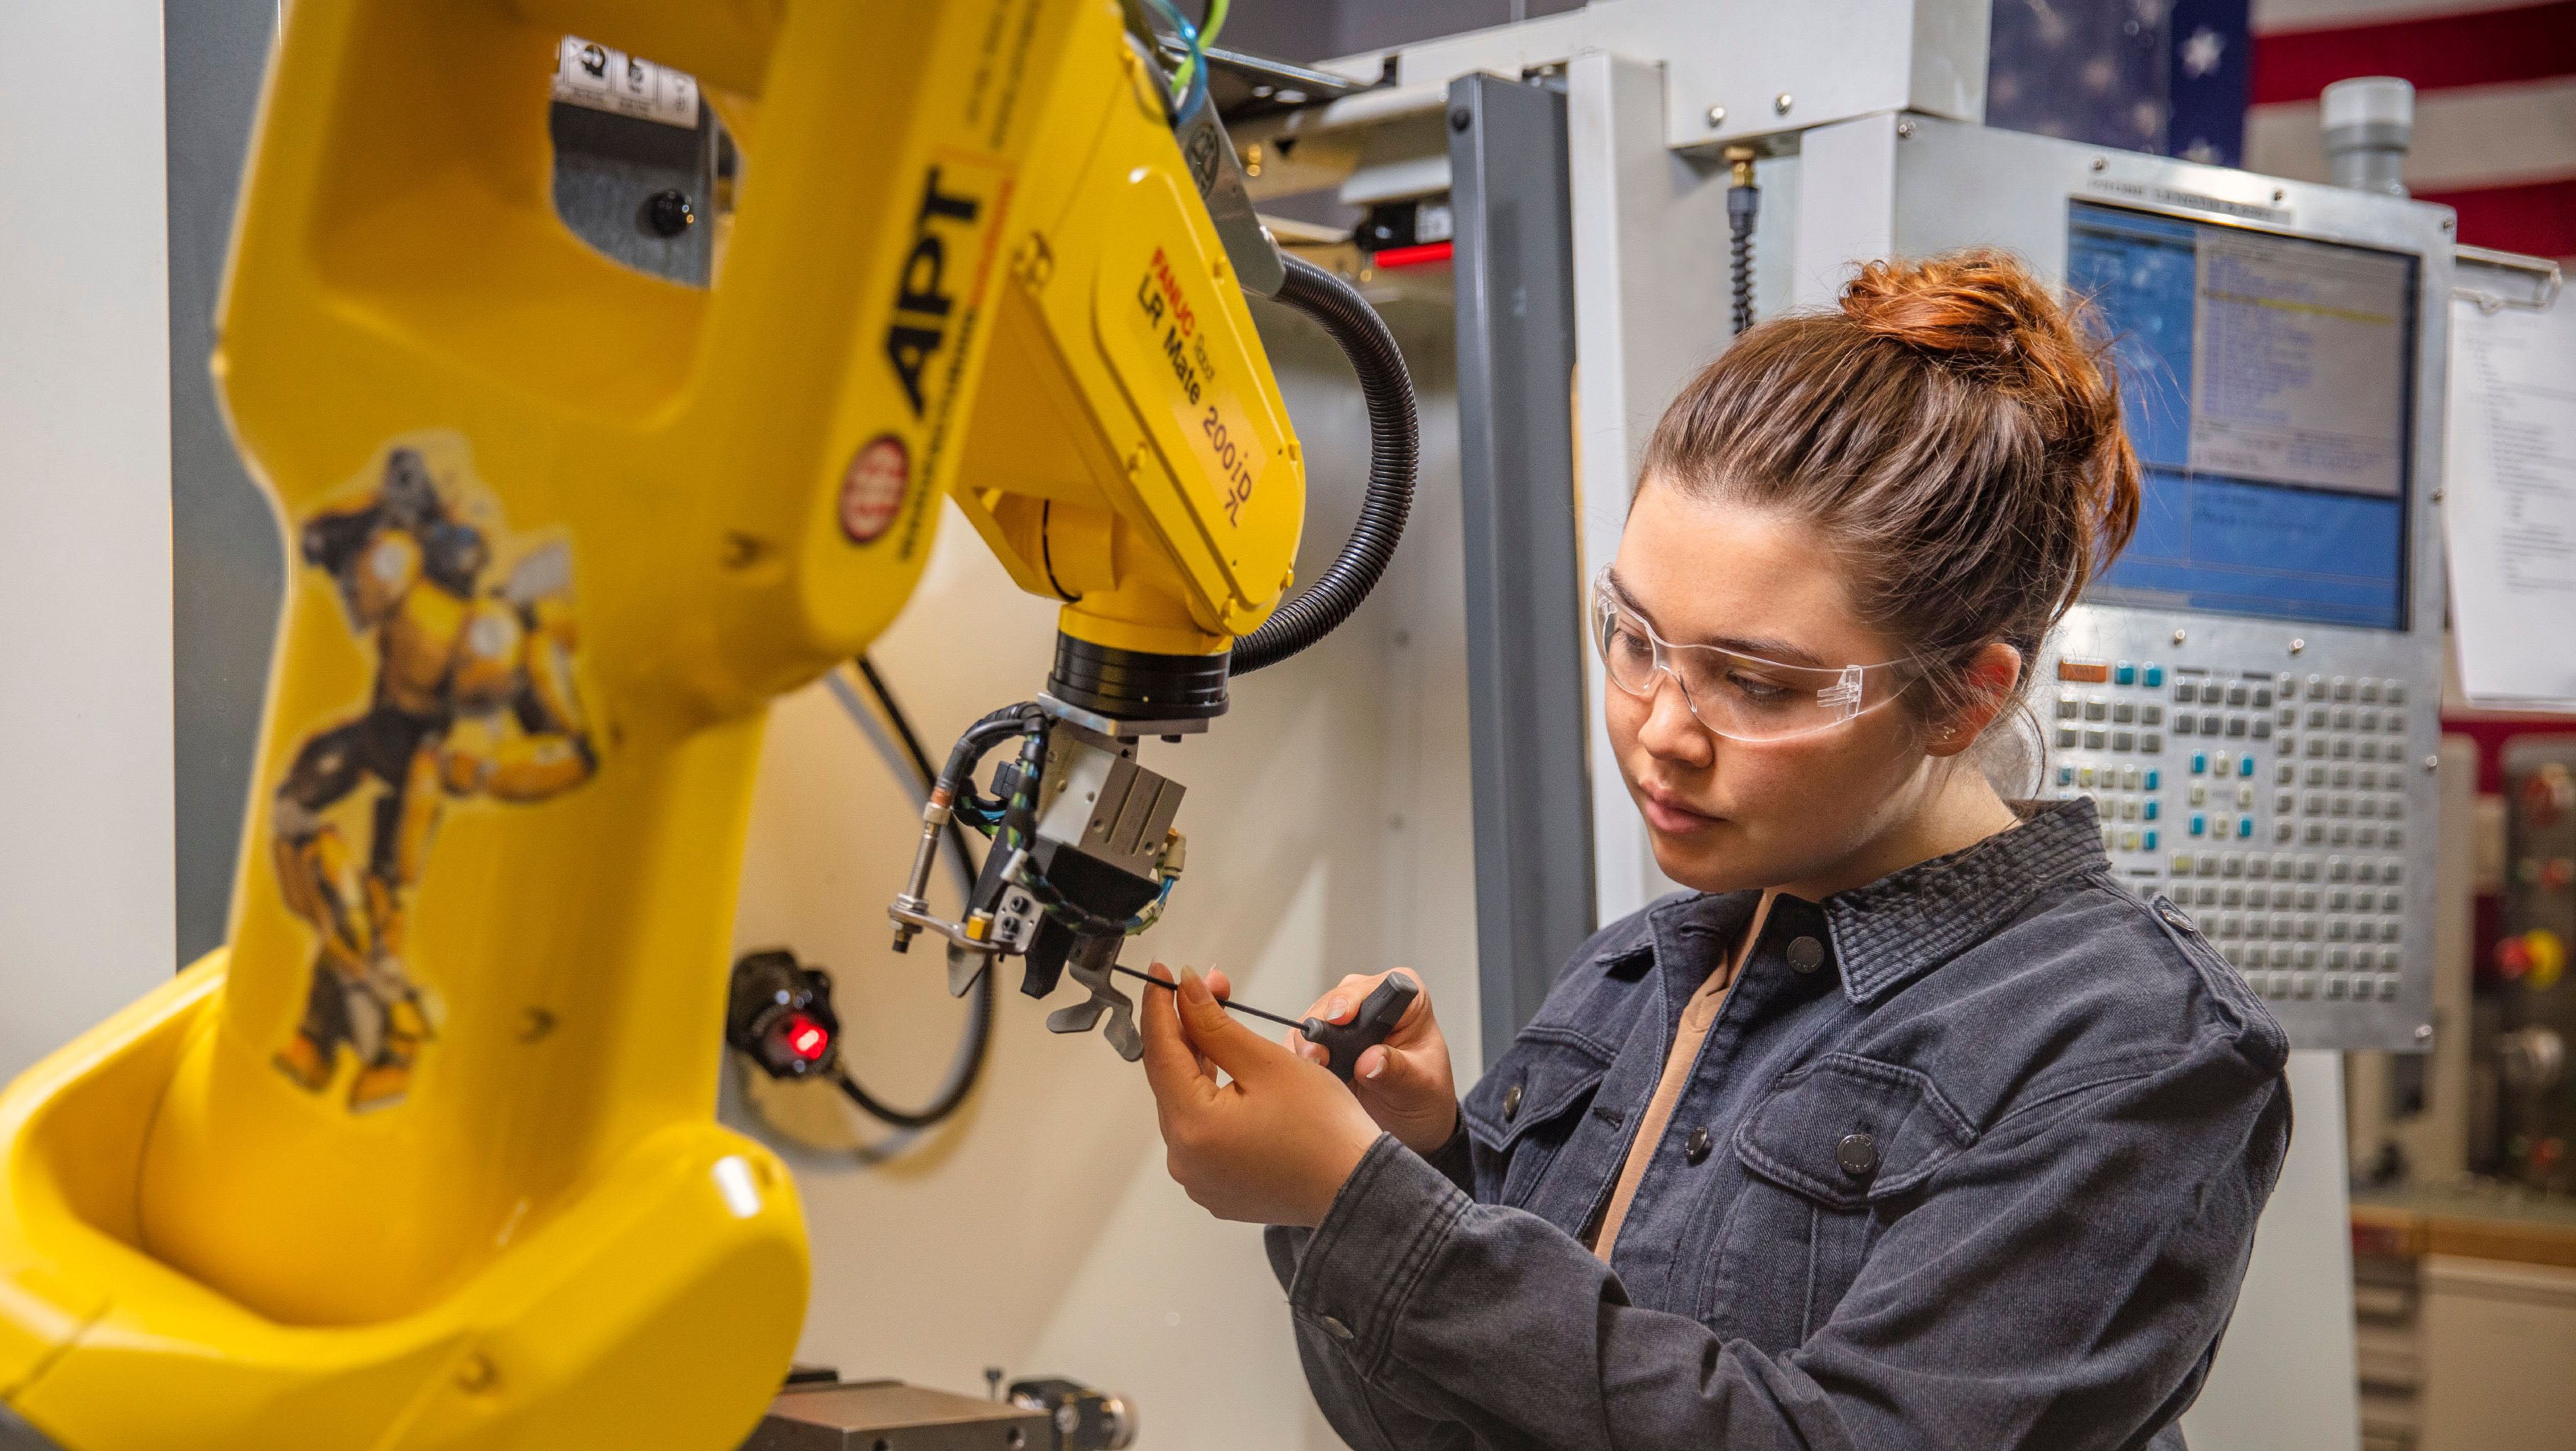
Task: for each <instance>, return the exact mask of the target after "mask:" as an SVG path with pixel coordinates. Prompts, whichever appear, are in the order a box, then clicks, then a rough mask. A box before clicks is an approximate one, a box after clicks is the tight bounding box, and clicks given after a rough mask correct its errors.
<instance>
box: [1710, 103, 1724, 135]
mask: <svg viewBox="0 0 2576 1451" xmlns="http://www.w3.org/2000/svg"><path fill="white" fill-rule="evenodd" d="M1725 124H1726V108H1725V107H1724V106H1711V107H1709V108H1708V129H1710V130H1711V131H1714V130H1716V129H1717V128H1718V127H1720V126H1723V125H1725Z"/></svg>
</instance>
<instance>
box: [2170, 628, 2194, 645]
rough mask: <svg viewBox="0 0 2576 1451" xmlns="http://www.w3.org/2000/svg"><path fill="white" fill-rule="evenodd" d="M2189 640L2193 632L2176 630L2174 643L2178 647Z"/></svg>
mask: <svg viewBox="0 0 2576 1451" xmlns="http://www.w3.org/2000/svg"><path fill="white" fill-rule="evenodd" d="M2189 638H2191V632H2190V631H2189V630H2176V631H2174V643H2175V644H2177V645H2179V644H2181V643H2182V642H2183V641H2185V640H2187V639H2189Z"/></svg>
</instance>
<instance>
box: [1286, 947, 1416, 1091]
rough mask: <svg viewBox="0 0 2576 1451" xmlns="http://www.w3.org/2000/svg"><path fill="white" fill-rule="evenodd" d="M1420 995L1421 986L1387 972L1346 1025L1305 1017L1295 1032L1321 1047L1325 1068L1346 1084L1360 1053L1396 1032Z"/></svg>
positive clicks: (1358, 1060) (1409, 979)
mask: <svg viewBox="0 0 2576 1451" xmlns="http://www.w3.org/2000/svg"><path fill="white" fill-rule="evenodd" d="M1420 996H1422V984H1420V983H1418V982H1415V981H1414V980H1413V979H1412V978H1410V977H1408V976H1406V975H1405V974H1403V973H1400V972H1390V973H1388V974H1387V975H1386V979H1385V981H1383V982H1380V983H1379V984H1378V985H1377V990H1376V991H1375V992H1372V993H1370V994H1369V995H1368V1000H1367V1001H1366V1002H1363V1003H1361V1004H1360V1010H1359V1011H1358V1012H1356V1013H1353V1014H1352V1015H1351V1020H1350V1021H1349V1022H1347V1023H1327V1022H1325V1021H1324V1020H1323V1019H1321V1018H1308V1019H1307V1020H1306V1021H1305V1022H1304V1023H1303V1024H1301V1025H1299V1027H1298V1029H1297V1031H1299V1032H1301V1033H1303V1034H1305V1035H1306V1041H1307V1042H1309V1043H1316V1044H1320V1045H1322V1047H1323V1049H1324V1051H1325V1052H1326V1053H1327V1054H1329V1055H1331V1061H1330V1062H1328V1063H1326V1064H1325V1065H1324V1066H1325V1067H1327V1068H1330V1069H1332V1070H1333V1076H1334V1077H1335V1078H1338V1079H1340V1080H1341V1081H1343V1082H1344V1083H1348V1082H1350V1081H1351V1074H1352V1073H1353V1072H1354V1071H1355V1070H1357V1069H1358V1067H1359V1064H1360V1054H1361V1053H1362V1052H1363V1051H1365V1050H1366V1049H1367V1048H1368V1047H1369V1045H1371V1044H1373V1043H1383V1042H1385V1041H1386V1035H1387V1034H1389V1033H1392V1032H1394V1031H1395V1025H1396V1024H1398V1023H1400V1022H1403V1021H1404V1013H1405V1010H1406V1009H1407V1008H1410V1007H1412V1006H1413V1000H1414V999H1415V998H1418V997H1420Z"/></svg>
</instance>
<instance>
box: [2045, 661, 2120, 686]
mask: <svg viewBox="0 0 2576 1451" xmlns="http://www.w3.org/2000/svg"><path fill="white" fill-rule="evenodd" d="M2057 678H2058V679H2060V680H2087V681H2091V682H2092V683H2093V684H2095V685H2099V684H2101V683H2102V682H2103V681H2105V680H2108V679H2110V678H2111V662H2110V661H2108V660H2060V661H2058V662H2057Z"/></svg>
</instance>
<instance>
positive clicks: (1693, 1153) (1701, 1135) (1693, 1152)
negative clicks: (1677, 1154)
mask: <svg viewBox="0 0 2576 1451" xmlns="http://www.w3.org/2000/svg"><path fill="white" fill-rule="evenodd" d="M1682 1157H1683V1158H1684V1159H1686V1160H1688V1161H1690V1162H1691V1163H1694V1164H1696V1163H1699V1162H1700V1161H1701V1160H1703V1159H1706V1158H1707V1157H1708V1130H1707V1129H1706V1128H1705V1127H1702V1128H1695V1129H1693V1130H1691V1131H1690V1137H1689V1138H1688V1139H1685V1140H1683V1141H1682Z"/></svg>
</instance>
